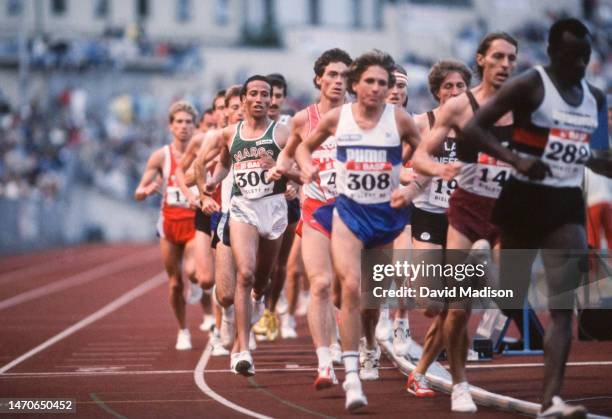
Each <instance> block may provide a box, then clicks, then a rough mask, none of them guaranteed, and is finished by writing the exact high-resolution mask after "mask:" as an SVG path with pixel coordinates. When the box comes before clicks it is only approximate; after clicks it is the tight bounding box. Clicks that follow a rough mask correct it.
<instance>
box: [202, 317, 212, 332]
mask: <svg viewBox="0 0 612 419" xmlns="http://www.w3.org/2000/svg"><path fill="white" fill-rule="evenodd" d="M214 325H215V316H213V315H212V314H205V315H204V318H203V319H202V324H200V330H201V331H202V332H210V330H211V329H212V328H213V326H214Z"/></svg>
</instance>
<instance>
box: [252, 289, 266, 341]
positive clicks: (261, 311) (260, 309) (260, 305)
mask: <svg viewBox="0 0 612 419" xmlns="http://www.w3.org/2000/svg"><path fill="white" fill-rule="evenodd" d="M251 300H252V301H253V311H252V313H251V326H255V325H256V324H258V323H259V321H260V320H261V319H262V318H264V316H265V314H266V312H268V315H269V314H270V312H269V311H268V310H267V309H266V306H265V304H264V298H263V297H261V298H260V299H259V300H256V299H254V298H251ZM264 326H265V324H262V327H264ZM261 330H262V332H261V333H259V332H255V333H257V334H265V333H266V330H267V328H265V327H264V328H263V329H261Z"/></svg>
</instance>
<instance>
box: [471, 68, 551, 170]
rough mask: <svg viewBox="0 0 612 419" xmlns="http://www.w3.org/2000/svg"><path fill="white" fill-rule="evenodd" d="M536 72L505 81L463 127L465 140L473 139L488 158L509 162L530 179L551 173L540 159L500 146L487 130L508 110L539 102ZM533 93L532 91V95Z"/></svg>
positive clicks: (527, 110) (525, 110) (526, 108)
mask: <svg viewBox="0 0 612 419" xmlns="http://www.w3.org/2000/svg"><path fill="white" fill-rule="evenodd" d="M537 83H541V82H539V75H537V73H536V72H535V71H533V72H529V73H526V74H524V75H521V76H519V77H517V78H516V79H514V80H510V81H508V82H507V83H505V84H504V85H503V86H502V88H501V89H500V90H499V92H498V93H497V95H495V96H494V97H493V98H492V99H491V100H490V101H489V102H488V103H486V104H485V105H484V106H482V107H481V108H480V109H479V110H478V111H477V112H476V113H475V114H474V117H473V118H472V120H471V121H469V122H468V123H467V125H466V126H465V127H464V129H463V133H464V138H465V139H466V141H472V142H474V143H475V144H476V145H477V146H478V147H479V148H480V149H482V150H483V151H484V152H485V153H487V154H489V155H491V156H492V157H495V158H498V159H500V160H503V161H505V162H507V163H510V164H511V165H512V166H514V168H515V169H516V170H517V171H518V172H520V173H523V174H525V175H527V176H529V178H531V179H534V180H541V179H544V178H545V177H546V174H551V171H550V168H549V167H548V166H547V165H546V164H545V163H543V162H542V161H541V160H540V159H531V158H522V157H520V156H519V155H518V154H516V153H514V152H512V151H511V150H510V149H508V148H506V147H504V146H503V145H502V144H501V143H500V142H499V141H498V140H497V139H496V138H495V137H494V136H493V134H491V132H490V131H489V129H490V128H491V127H493V125H494V124H495V122H497V121H498V120H499V119H500V118H501V117H502V116H504V115H505V114H506V113H508V112H517V111H518V112H521V113H523V114H525V113H526V114H529V113H531V112H530V110H531V109H535V108H536V106H534V103H539V100H538V98H537V96H538V95H537V93H536V92H537V88H538V84H537ZM534 93H535V94H534Z"/></svg>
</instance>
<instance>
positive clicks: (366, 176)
mask: <svg viewBox="0 0 612 419" xmlns="http://www.w3.org/2000/svg"><path fill="white" fill-rule="evenodd" d="M392 174H393V166H392V165H391V163H390V162H382V163H366V162H355V161H348V162H346V176H347V177H346V191H345V195H346V196H348V197H349V198H351V199H353V200H355V201H357V202H359V203H362V204H377V203H381V202H386V201H389V200H390V199H391V191H392V185H391V183H392V182H391V177H392Z"/></svg>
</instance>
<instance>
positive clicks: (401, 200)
mask: <svg viewBox="0 0 612 419" xmlns="http://www.w3.org/2000/svg"><path fill="white" fill-rule="evenodd" d="M406 192H407V190H406V189H396V190H394V191H393V192H392V193H391V208H402V207H405V206H406V205H408V204H410V201H411V199H410V197H409V196H408V194H407V193H406Z"/></svg>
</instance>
